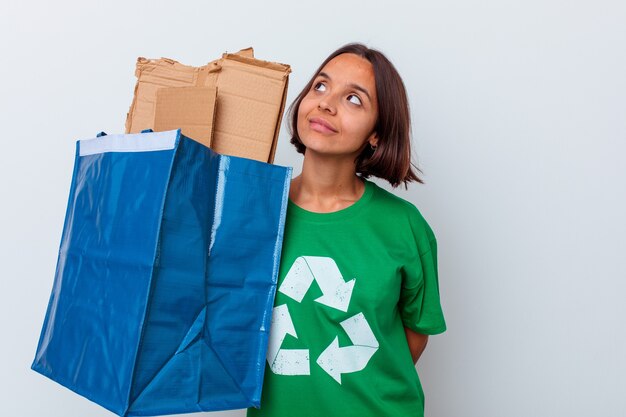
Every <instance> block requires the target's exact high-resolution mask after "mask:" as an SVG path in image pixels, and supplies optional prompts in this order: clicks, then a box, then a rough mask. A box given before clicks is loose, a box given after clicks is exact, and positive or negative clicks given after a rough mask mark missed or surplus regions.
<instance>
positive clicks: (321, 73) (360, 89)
mask: <svg viewBox="0 0 626 417" xmlns="http://www.w3.org/2000/svg"><path fill="white" fill-rule="evenodd" d="M319 76H320V77H324V78H326V79H328V80H330V81H332V78H330V76H329V75H328V74H326V73H325V72H324V71H322V72H320V73H319ZM348 87H350V88H354V89H355V90H358V91H361V92H362V93H363V94H365V95H366V96H367V98H368V100H369V101H372V97H370V93H368V92H367V90H366V89H365V88H364V87H361V86H360V85H358V84H355V83H350V84H348Z"/></svg>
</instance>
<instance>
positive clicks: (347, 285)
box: [278, 256, 356, 313]
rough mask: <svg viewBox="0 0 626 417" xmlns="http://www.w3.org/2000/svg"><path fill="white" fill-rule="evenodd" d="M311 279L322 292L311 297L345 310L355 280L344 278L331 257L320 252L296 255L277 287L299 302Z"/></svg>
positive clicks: (321, 302) (348, 303)
mask: <svg viewBox="0 0 626 417" xmlns="http://www.w3.org/2000/svg"><path fill="white" fill-rule="evenodd" d="M313 280H316V281H317V285H319V287H320V289H321V290H322V294H323V295H322V296H321V297H319V298H317V299H316V300H315V301H317V302H318V303H320V304H324V305H327V306H328V307H332V308H335V309H337V310H340V311H343V312H344V313H345V312H346V311H348V305H350V298H351V297H352V290H353V288H354V283H355V281H356V280H355V279H351V280H350V281H348V282H346V281H344V279H343V276H342V275H341V272H340V271H339V268H338V267H337V264H336V263H335V261H334V260H333V259H332V258H327V257H322V256H300V257H298V258H297V259H296V260H295V262H294V263H293V265H291V268H290V269H289V272H287V275H286V276H285V279H284V280H283V283H282V284H281V286H280V288H279V289H278V291H280V292H282V293H283V294H285V295H286V296H288V297H290V298H292V299H294V300H295V301H297V302H301V301H302V299H303V298H304V295H305V294H306V292H307V291H308V290H309V287H310V286H311V284H312V283H313Z"/></svg>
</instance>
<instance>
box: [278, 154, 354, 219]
mask: <svg viewBox="0 0 626 417" xmlns="http://www.w3.org/2000/svg"><path fill="white" fill-rule="evenodd" d="M364 189H365V184H364V182H363V180H361V179H360V178H359V177H357V175H356V166H355V164H354V162H353V161H352V159H350V158H345V157H344V158H337V157H332V156H331V157H329V156H328V155H323V156H321V155H319V154H316V153H314V152H307V154H305V157H304V162H303V163H302V173H301V174H300V175H299V176H298V177H296V178H294V179H293V180H292V182H291V188H290V192H289V198H290V199H291V201H292V202H294V203H295V204H296V205H298V206H299V207H302V208H304V209H306V210H309V211H313V212H317V213H328V212H333V211H337V210H341V209H343V208H346V207H348V206H350V205H352V204H354V203H355V202H356V201H357V200H358V199H359V198H361V196H362V195H363V192H364Z"/></svg>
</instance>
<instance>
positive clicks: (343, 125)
mask: <svg viewBox="0 0 626 417" xmlns="http://www.w3.org/2000/svg"><path fill="white" fill-rule="evenodd" d="M289 117H290V123H291V125H290V128H291V129H290V130H291V134H292V139H291V143H292V144H294V145H295V147H296V149H297V150H298V152H300V153H302V154H304V162H303V166H302V173H301V174H300V175H299V176H298V177H296V178H294V179H293V180H292V182H291V189H290V194H289V205H288V210H287V220H286V224H285V235H284V241H283V250H282V255H281V268H280V273H279V281H278V291H277V293H276V300H275V308H274V312H273V318H272V329H271V332H270V343H269V347H268V354H267V366H266V371H265V381H264V385H263V395H262V400H261V407H260V409H252V408H251V409H249V410H248V416H250V417H258V416H269V417H308V416H311V417H333V416H341V417H348V416H355V417H369V416H371V417H383V416H416V417H417V416H422V415H423V413H424V396H423V391H422V388H421V385H420V381H419V378H418V375H417V373H416V371H415V362H417V359H418V358H419V357H420V355H421V353H422V352H423V350H424V348H425V346H426V342H427V340H428V335H432V334H438V333H441V332H443V331H445V329H446V325H445V321H444V317H443V313H442V310H441V306H440V302H439V286H438V278H437V249H436V240H435V236H434V234H433V232H432V230H431V228H430V227H429V226H428V224H427V223H426V221H425V220H424V218H423V217H422V216H421V214H420V212H419V211H418V210H417V208H416V207H415V206H414V205H412V204H411V203H409V202H407V201H405V200H403V199H401V198H399V197H397V196H394V195H393V194H391V193H389V192H387V191H385V190H384V189H382V188H380V187H378V186H377V185H376V184H374V183H373V182H371V181H368V180H367V178H368V177H370V176H375V177H378V178H382V179H385V180H387V181H388V182H389V183H390V184H391V185H392V186H394V187H397V186H398V185H399V184H401V183H403V184H405V186H406V184H407V183H408V182H411V181H417V182H420V183H421V182H422V181H421V179H420V178H419V177H418V176H417V175H416V173H415V171H414V170H413V169H412V167H411V152H410V114H409V108H408V101H407V96H406V91H405V88H404V84H403V82H402V79H401V78H400V76H399V75H398V73H397V71H396V69H395V68H394V66H393V65H392V64H391V62H389V60H388V59H387V58H386V57H385V56H384V55H383V54H382V53H380V52H379V51H376V50H373V49H369V48H367V47H365V46H364V45H361V44H349V45H346V46H344V47H342V48H340V49H338V50H337V51H335V52H333V53H332V54H331V55H330V56H329V57H328V58H327V59H326V60H325V61H324V62H323V63H322V65H321V66H320V67H319V68H318V70H317V71H316V72H315V75H314V77H313V78H312V79H311V80H310V81H309V82H308V84H307V85H306V86H305V87H304V89H303V90H302V92H301V93H300V94H299V95H298V97H297V98H296V99H295V101H294V103H293V104H292V105H291V107H290V109H289ZM418 172H419V170H418Z"/></svg>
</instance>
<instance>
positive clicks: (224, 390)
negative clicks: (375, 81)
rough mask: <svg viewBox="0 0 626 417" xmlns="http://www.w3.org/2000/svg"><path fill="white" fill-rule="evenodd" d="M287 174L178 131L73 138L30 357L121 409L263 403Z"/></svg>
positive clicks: (53, 375)
mask: <svg viewBox="0 0 626 417" xmlns="http://www.w3.org/2000/svg"><path fill="white" fill-rule="evenodd" d="M290 177H291V168H287V167H280V166H276V165H270V164H267V163H262V162H258V161H253V160H249V159H244V158H238V157H231V156H224V155H220V154H217V153H215V152H213V151H212V150H211V149H209V148H207V147H205V146H204V145H201V144H200V143H198V142H195V141H194V140H192V139H189V138H187V137H185V136H183V135H182V134H181V133H180V130H177V131H167V132H158V133H140V134H128V135H110V136H102V137H97V138H94V139H89V140H80V141H78V142H77V148H76V158H75V166H74V172H73V178H72V183H71V188H70V195H69V202H68V208H67V213H66V217H65V225H64V228H63V234H62V239H61V245H60V250H59V257H58V264H57V269H56V276H55V279H54V285H53V289H52V294H51V297H50V302H49V305H48V310H47V314H46V317H45V321H44V324H43V329H42V332H41V337H40V340H39V345H38V348H37V353H36V356H35V360H34V362H33V365H32V369H34V370H35V371H37V372H39V373H41V374H43V375H45V376H47V377H49V378H50V379H52V380H54V381H56V382H58V383H60V384H61V385H64V386H65V387H67V388H69V389H71V390H73V391H75V392H76V393H78V394H80V395H83V396H84V397H87V398H88V399H90V400H92V401H94V402H96V403H98V404H100V405H102V406H103V407H106V408H107V409H109V410H111V411H112V412H114V413H116V414H118V415H120V416H127V415H128V416H131V415H162V414H174V413H186V412H196V411H208V410H225V409H234V408H245V407H249V406H257V407H258V406H259V404H260V397H261V387H262V381H263V373H264V370H265V356H266V351H267V343H268V333H269V329H270V326H271V314H272V307H273V301H274V295H275V289H276V280H277V274H278V267H279V263H280V254H281V247H282V239H283V230H284V221H285V213H286V208H287V199H288V192H289V180H290Z"/></svg>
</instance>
